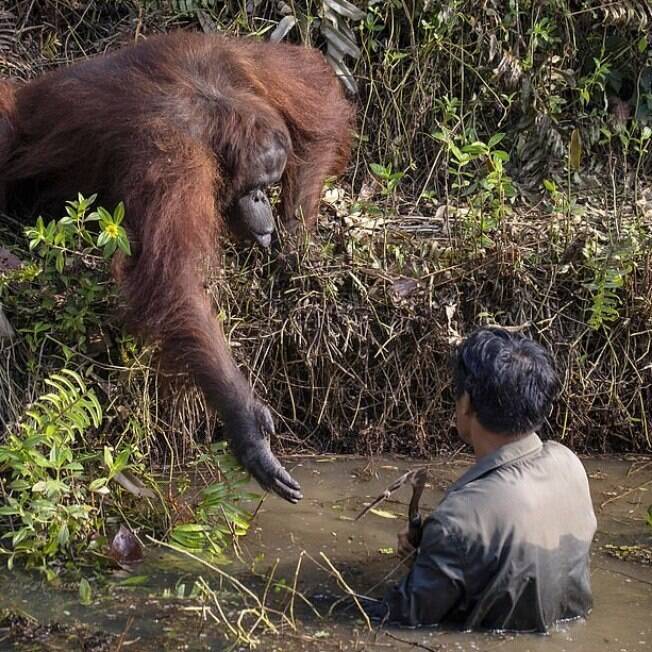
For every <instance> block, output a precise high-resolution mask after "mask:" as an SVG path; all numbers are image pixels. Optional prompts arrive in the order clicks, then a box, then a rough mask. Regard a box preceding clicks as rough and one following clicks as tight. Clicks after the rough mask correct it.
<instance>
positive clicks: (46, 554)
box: [0, 369, 102, 578]
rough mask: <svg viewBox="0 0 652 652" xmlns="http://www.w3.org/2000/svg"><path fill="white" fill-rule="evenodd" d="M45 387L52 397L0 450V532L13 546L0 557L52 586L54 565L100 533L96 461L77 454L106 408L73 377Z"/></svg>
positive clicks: (55, 378) (65, 375)
mask: <svg viewBox="0 0 652 652" xmlns="http://www.w3.org/2000/svg"><path fill="white" fill-rule="evenodd" d="M44 382H45V385H46V386H47V387H48V388H49V390H50V391H48V392H46V393H44V394H42V395H41V396H40V397H39V398H38V399H37V400H36V401H35V402H34V403H33V404H32V405H31V406H29V407H28V408H27V409H26V410H25V415H24V417H23V418H22V419H21V420H20V421H19V423H18V424H17V426H16V428H15V429H14V431H13V432H12V433H11V434H10V435H9V436H8V437H7V438H6V441H5V443H4V444H2V445H1V446H0V473H2V474H3V475H5V474H6V478H5V479H4V480H3V494H4V503H5V504H4V505H3V506H2V507H0V526H1V527H2V529H3V530H6V531H5V533H4V534H3V535H2V538H3V539H5V540H6V539H9V541H10V544H11V545H10V548H2V549H1V550H2V552H3V553H4V554H6V555H8V563H9V567H10V568H11V566H12V565H13V563H14V560H15V559H16V558H18V557H22V558H24V559H25V560H26V562H27V565H28V566H29V567H35V568H39V569H40V570H42V571H43V572H44V573H45V574H46V576H47V577H48V578H53V577H54V576H55V575H56V572H55V570H54V569H53V568H52V566H51V565H50V564H49V561H50V560H51V559H52V558H56V557H57V556H59V555H61V554H65V555H66V556H76V555H77V554H78V553H79V552H80V551H81V550H82V549H84V548H85V547H86V546H87V544H88V541H89V539H90V537H91V535H92V533H93V532H95V531H96V530H97V528H98V523H97V515H98V511H97V507H96V506H94V505H92V504H91V501H90V500H89V496H90V489H89V487H88V484H87V481H86V477H87V470H86V466H87V465H88V462H89V460H91V459H92V458H93V457H95V456H92V455H90V456H89V455H88V454H83V455H80V447H81V444H82V441H81V439H82V438H83V437H84V436H85V435H86V434H87V433H88V431H89V429H90V428H97V427H99V425H100V423H101V421H102V408H101V407H100V404H99V401H98V400H97V397H96V395H95V393H94V392H93V391H92V390H89V389H88V388H87V386H86V383H85V381H84V380H83V378H82V377H81V376H80V375H79V374H78V373H76V372H74V371H72V370H69V369H63V370H62V371H61V372H60V373H57V374H52V375H51V376H50V377H49V378H46V379H45V381H44Z"/></svg>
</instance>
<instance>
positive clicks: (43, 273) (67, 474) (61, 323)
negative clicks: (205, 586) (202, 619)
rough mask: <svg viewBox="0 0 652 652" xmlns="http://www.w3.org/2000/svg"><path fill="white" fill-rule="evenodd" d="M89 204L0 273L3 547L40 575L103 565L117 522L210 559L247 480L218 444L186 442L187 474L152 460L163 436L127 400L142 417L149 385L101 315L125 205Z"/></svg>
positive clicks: (226, 534) (234, 521)
mask: <svg viewBox="0 0 652 652" xmlns="http://www.w3.org/2000/svg"><path fill="white" fill-rule="evenodd" d="M95 200H96V197H95V196H92V197H89V198H84V197H82V196H79V197H78V198H77V200H75V201H70V202H68V205H67V206H66V215H65V216H64V217H62V218H61V219H59V220H53V221H49V222H45V221H44V220H43V219H42V218H39V219H38V220H37V221H36V224H35V225H34V226H33V227H30V228H27V229H26V230H25V235H26V241H22V243H21V239H20V236H18V241H17V244H18V245H20V247H21V248H20V249H17V250H18V251H20V253H21V255H22V256H23V258H24V264H23V266H22V267H21V268H18V269H15V270H12V271H10V272H5V273H3V274H2V275H1V276H0V292H1V294H0V297H1V298H2V302H3V303H4V305H5V308H6V310H7V312H8V313H9V314H10V317H11V321H12V323H13V326H14V328H15V330H16V332H17V337H16V340H15V341H14V342H13V343H9V342H5V343H4V344H3V345H2V346H3V352H4V353H6V355H7V360H8V361H9V360H11V361H12V362H13V363H14V364H13V369H11V370H7V371H9V373H10V375H7V376H6V377H4V378H3V379H2V380H3V385H2V390H3V391H2V392H1V393H0V396H1V398H0V416H1V419H2V423H3V429H4V431H5V432H4V436H3V438H2V441H1V442H0V491H1V492H2V495H3V506H2V507H0V534H1V538H0V541H2V544H1V545H0V552H1V553H2V554H4V555H5V556H6V558H7V560H8V563H9V565H10V566H12V565H13V564H14V562H15V561H19V562H22V563H25V564H26V565H27V566H28V567H34V568H38V569H39V570H41V571H42V572H43V573H44V574H45V575H46V576H47V577H48V578H49V579H55V578H56V577H57V576H58V575H59V574H60V573H61V571H62V570H64V569H66V568H67V569H72V568H73V565H72V562H73V561H74V563H75V564H78V565H79V564H81V565H83V564H88V563H90V561H89V560H90V558H89V556H88V554H87V553H89V552H93V553H94V554H95V557H94V559H96V560H98V559H99V560H101V559H102V558H106V555H107V553H108V552H109V550H110V542H111V537H112V535H113V534H114V533H115V530H116V528H117V525H118V524H122V523H125V522H126V523H127V524H128V525H129V526H130V528H131V529H132V530H133V531H134V532H135V534H136V535H137V536H139V537H140V538H143V537H144V536H146V535H149V536H156V537H162V538H163V539H164V540H168V541H171V542H173V543H175V544H176V545H177V546H180V547H182V548H184V549H187V550H192V551H194V552H200V553H209V554H212V555H219V556H222V555H223V554H224V551H225V547H228V546H229V544H230V542H231V541H232V539H233V538H234V537H237V536H239V535H242V534H244V533H245V532H246V531H247V528H248V519H249V516H248V514H247V512H246V511H244V510H243V509H241V508H240V507H239V506H238V503H239V502H240V501H241V500H242V499H243V498H246V497H248V496H247V494H245V492H244V491H243V489H242V484H243V483H244V482H246V481H247V476H246V474H245V473H244V472H243V471H242V470H241V468H240V466H239V465H238V464H237V463H236V462H235V460H234V459H233V458H232V457H231V456H230V454H229V452H228V450H227V449H226V448H225V447H224V446H223V445H221V444H216V445H214V446H213V447H212V448H207V447H203V448H200V447H197V448H196V450H195V451H194V453H193V455H192V456H190V455H188V458H189V460H191V461H192V464H191V466H190V469H191V471H190V472H185V473H184V472H182V471H181V465H180V464H177V463H176V460H174V459H171V460H168V463H167V464H165V462H164V459H165V458H164V456H163V455H161V453H160V451H159V452H158V454H157V453H156V452H154V450H153V449H156V448H161V447H165V444H164V440H163V442H162V441H161V440H160V439H159V438H157V436H156V434H155V432H154V428H149V429H148V428H147V422H145V423H143V421H141V420H139V418H138V416H137V415H133V414H132V411H131V409H130V407H129V403H130V402H132V401H133V402H137V403H138V404H139V405H140V406H141V408H140V409H141V410H148V407H146V406H147V397H146V395H147V394H148V392H150V391H151V388H149V387H148V386H147V385H148V380H147V376H148V374H149V373H150V369H149V367H147V366H146V365H144V364H143V363H142V360H141V358H142V357H143V356H145V355H146V353H145V351H144V350H143V349H142V348H141V347H139V346H138V345H136V343H135V342H133V341H132V340H131V339H130V338H127V337H125V336H123V335H122V333H121V330H120V328H119V324H118V323H117V322H116V321H115V320H114V318H113V317H112V316H111V313H112V312H114V311H115V310H116V308H117V307H118V297H117V295H116V291H115V289H114V286H113V284H111V283H110V281H109V275H108V265H109V263H110V260H111V258H112V257H113V256H114V254H116V252H120V253H121V254H122V255H126V256H129V255H131V249H130V245H129V241H128V237H127V233H126V231H125V230H124V227H123V226H122V221H123V219H124V206H123V205H122V204H119V205H118V206H117V207H116V208H115V209H114V211H113V212H109V211H107V210H106V209H104V208H102V207H97V208H96V209H93V204H94V202H95ZM26 245H28V246H26ZM30 251H31V252H33V256H34V257H33V258H31V259H29V253H28V252H30ZM125 381H126V388H127V389H126V391H125V390H123V389H122V387H121V385H122V383H123V382H125ZM135 391H139V392H141V394H140V395H135V394H134V392H135ZM158 425H159V427H163V428H164V427H166V425H167V424H163V423H161V424H158ZM170 457H172V458H174V453H173V454H172V455H171V456H170ZM182 461H186V460H185V459H184V460H182ZM161 462H163V464H161ZM166 468H167V473H168V477H165V475H164V474H165V473H166Z"/></svg>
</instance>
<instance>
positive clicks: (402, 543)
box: [398, 527, 416, 559]
mask: <svg viewBox="0 0 652 652" xmlns="http://www.w3.org/2000/svg"><path fill="white" fill-rule="evenodd" d="M408 533H409V528H407V527H406V528H405V529H403V530H401V531H400V532H399V533H398V556H399V557H400V558H401V559H407V558H408V557H411V556H412V555H414V553H415V552H416V548H415V547H414V546H413V545H412V544H411V543H410V540H409V538H408Z"/></svg>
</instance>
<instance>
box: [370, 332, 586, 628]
mask: <svg viewBox="0 0 652 652" xmlns="http://www.w3.org/2000/svg"><path fill="white" fill-rule="evenodd" d="M454 386H455V393H456V420H457V424H456V425H457V430H458V433H459V436H460V438H461V439H462V441H464V442H465V443H467V444H469V445H470V446H471V447H472V448H473V451H474V453H475V457H476V463H475V465H474V466H472V467H471V468H470V469H469V470H468V471H467V472H466V473H465V474H464V475H463V476H462V477H461V478H460V479H459V480H457V481H456V482H455V483H453V484H452V485H451V486H450V487H449V489H448V491H447V492H446V495H445V497H444V499H443V500H442V502H441V503H440V505H439V506H438V507H437V509H436V510H435V511H434V512H433V513H432V514H431V515H430V516H429V517H428V518H427V519H425V521H424V524H423V527H422V530H421V538H420V544H419V547H418V549H417V550H415V549H414V548H412V546H411V545H410V544H409V542H408V538H407V532H406V531H404V532H401V533H400V534H399V551H400V552H401V553H402V554H403V555H404V556H412V559H413V561H412V563H411V568H410V571H409V573H408V574H407V576H406V577H405V578H404V579H403V580H402V581H401V582H400V583H399V584H398V585H397V586H394V587H391V588H390V589H389V590H388V591H387V592H386V593H385V597H384V600H383V601H382V602H381V603H376V604H369V605H368V606H367V609H368V612H369V614H370V615H371V616H372V617H373V618H374V619H379V620H382V621H384V622H386V623H389V624H402V625H410V626H423V625H434V624H438V623H450V624H455V625H456V626H462V627H464V628H465V629H503V630H513V631H538V632H545V631H547V630H548V628H549V627H550V626H551V625H552V624H553V623H554V622H555V621H559V620H565V619H571V618H577V617H581V616H585V615H586V614H587V613H588V612H589V610H590V608H591V605H592V598H591V586H590V576H589V549H590V546H591V541H592V540H593V535H594V534H595V530H596V519H595V515H594V513H593V507H592V504H591V497H590V494H589V484H588V479H587V476H586V473H585V471H584V467H583V466H582V463H581V462H580V460H579V459H578V458H577V457H576V455H575V454H573V453H572V452H571V451H570V450H569V449H568V448H566V447H565V446H562V445H561V444H559V443H557V442H553V441H546V442H545V443H542V441H541V439H540V438H539V436H538V435H537V434H536V430H537V428H539V427H540V426H541V424H542V423H543V421H544V419H545V418H546V416H547V415H548V414H549V413H550V409H551V406H552V402H553V400H554V398H555V395H556V393H557V391H558V387H559V382H558V379H557V375H556V373H555V370H554V367H553V362H552V359H551V356H550V355H549V354H548V353H547V352H546V350H545V349H544V348H543V347H541V346H540V345H539V344H537V343H535V342H534V341H532V340H530V339H528V338H526V337H523V336H522V335H518V334H513V333H510V332H507V331H505V330H502V329H497V328H491V329H490V328H485V329H481V330H478V331H476V332H475V333H473V334H472V335H471V336H470V337H469V338H468V339H466V341H464V342H463V343H462V344H461V345H460V346H459V347H458V349H457V351H456V353H455V357H454Z"/></svg>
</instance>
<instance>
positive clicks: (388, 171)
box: [369, 163, 405, 196]
mask: <svg viewBox="0 0 652 652" xmlns="http://www.w3.org/2000/svg"><path fill="white" fill-rule="evenodd" d="M369 167H370V168H371V171H372V172H373V173H374V175H375V176H376V178H377V179H378V180H379V181H380V182H381V184H382V194H383V195H385V196H389V195H393V194H394V193H395V192H396V189H397V187H398V184H399V183H400V181H401V179H402V178H403V177H404V176H405V172H401V171H400V170H396V171H394V170H392V164H391V163H388V164H387V165H380V164H379V163H370V164H369Z"/></svg>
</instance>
